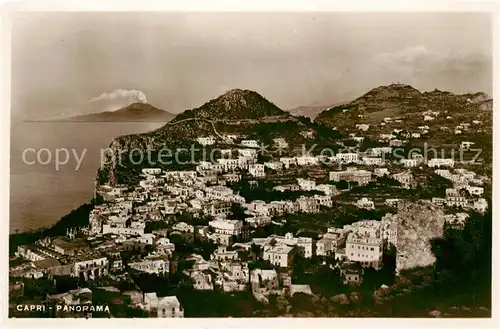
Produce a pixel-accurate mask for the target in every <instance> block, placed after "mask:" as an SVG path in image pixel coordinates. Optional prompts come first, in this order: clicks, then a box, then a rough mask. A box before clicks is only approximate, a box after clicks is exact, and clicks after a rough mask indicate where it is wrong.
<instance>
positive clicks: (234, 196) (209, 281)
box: [10, 113, 488, 317]
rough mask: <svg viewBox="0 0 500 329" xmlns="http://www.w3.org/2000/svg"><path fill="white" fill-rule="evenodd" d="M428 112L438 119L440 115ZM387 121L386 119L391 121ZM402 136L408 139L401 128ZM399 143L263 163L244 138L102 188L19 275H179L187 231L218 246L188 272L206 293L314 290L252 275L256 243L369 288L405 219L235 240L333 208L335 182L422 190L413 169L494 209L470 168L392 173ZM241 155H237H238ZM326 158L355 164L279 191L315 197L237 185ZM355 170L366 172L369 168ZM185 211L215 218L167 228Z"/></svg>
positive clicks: (420, 160) (447, 163)
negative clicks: (236, 215)
mask: <svg viewBox="0 0 500 329" xmlns="http://www.w3.org/2000/svg"><path fill="white" fill-rule="evenodd" d="M425 115H426V116H432V115H433V113H427V114H425ZM386 119H387V120H386ZM386 119H384V122H385V123H388V122H391V120H392V119H391V118H386ZM424 119H425V117H424ZM369 128H370V127H369V125H364V124H360V125H358V129H359V130H361V131H366V130H368V129H369ZM427 132H428V127H427V126H422V127H419V132H418V133H417V132H412V133H409V135H408V136H407V137H412V138H418V137H419V136H420V135H421V134H426V133H427ZM394 133H395V134H399V135H401V134H400V133H401V132H400V131H394ZM417 135H418V136H417ZM405 136H406V135H405ZM223 137H224V140H225V141H226V142H227V141H231V143H233V144H235V141H236V140H238V138H239V136H237V135H228V136H223ZM395 137H396V135H392V134H391V135H388V136H381V139H383V140H385V141H389V145H390V146H385V147H375V148H371V149H368V150H367V151H365V152H362V153H360V152H354V151H348V152H340V153H338V154H337V155H334V156H330V157H325V156H312V155H301V156H295V157H290V156H289V157H280V158H279V159H276V160H272V161H265V162H263V163H258V162H259V161H258V156H257V148H258V147H259V141H257V140H250V139H243V140H241V141H240V142H239V143H238V144H236V145H238V147H237V148H236V149H226V150H222V152H221V154H222V155H223V157H222V158H220V159H217V160H216V161H214V162H208V161H202V162H200V163H198V165H197V166H196V168H195V169H194V170H186V171H180V170H179V171H163V170H162V169H160V168H145V169H142V174H141V177H140V180H139V182H138V184H137V186H116V187H110V186H101V187H99V190H98V191H97V192H98V193H99V194H100V195H101V196H103V197H104V199H105V200H106V202H105V203H104V204H102V205H97V206H95V207H94V209H93V210H92V211H91V213H90V215H89V225H88V227H86V228H84V229H81V230H80V231H79V232H76V231H74V230H69V231H68V232H67V236H66V237H59V238H44V239H41V240H39V241H37V243H36V244H33V245H22V246H19V247H18V250H17V253H16V254H17V256H19V257H20V258H22V259H24V260H26V262H24V263H23V264H20V265H16V266H15V267H11V269H10V274H11V276H17V277H27V278H40V277H43V276H46V275H54V276H55V275H67V276H72V277H79V278H82V279H84V280H94V279H98V278H100V277H102V276H106V275H108V274H109V273H115V272H119V271H122V270H123V268H124V267H125V266H127V267H129V268H130V269H132V270H134V271H137V272H142V273H147V274H154V275H167V274H168V273H169V272H170V271H171V266H172V264H171V263H172V256H173V254H174V252H175V250H176V246H175V244H174V243H172V242H171V240H170V239H169V237H171V235H172V234H174V235H175V234H179V235H183V236H184V235H188V236H189V235H193V236H194V235H196V236H197V237H198V238H200V239H205V240H206V241H211V242H212V243H214V244H216V245H217V249H216V250H215V251H214V252H213V254H212V255H211V256H210V259H204V258H203V257H202V256H201V255H199V254H192V255H190V256H189V260H190V261H192V263H193V265H192V267H191V268H188V269H185V270H184V274H186V275H187V276H188V277H190V278H191V279H192V282H193V287H194V289H197V290H214V289H220V290H222V291H224V292H232V291H244V290H246V289H247V288H249V287H250V288H251V291H252V293H253V294H254V296H255V298H257V299H258V300H260V301H264V302H265V301H267V299H268V296H269V295H270V294H283V293H293V291H306V292H307V291H310V289H309V290H308V287H305V286H300V285H293V284H292V282H291V278H290V277H289V276H287V275H284V274H283V273H281V272H280V271H278V272H280V274H278V272H277V271H276V269H254V270H249V268H248V264H247V262H246V261H244V260H243V259H241V256H240V255H241V252H242V251H245V252H248V251H249V250H250V249H252V247H253V246H257V247H258V248H259V249H260V252H261V253H262V259H263V260H264V261H268V262H269V263H270V264H271V265H272V266H274V267H275V268H290V267H291V266H292V265H293V263H294V258H295V256H297V255H300V256H302V257H305V258H311V257H313V256H315V255H316V256H321V257H332V258H333V259H335V260H337V261H338V266H339V268H340V272H341V274H342V275H341V276H342V281H343V282H344V283H346V284H350V283H353V284H360V283H361V281H362V274H363V268H366V267H372V268H374V269H376V270H379V269H380V268H381V266H382V257H383V253H384V250H386V249H387V247H388V246H389V245H391V244H392V245H396V241H397V222H396V221H395V220H394V216H393V215H391V214H388V215H386V216H384V217H383V218H382V220H381V221H375V220H362V221H358V222H355V223H353V224H351V225H345V226H344V227H342V228H335V227H330V228H328V229H327V230H326V232H324V233H322V234H320V236H319V238H318V239H313V238H310V237H295V236H294V235H293V234H292V233H287V234H285V235H284V236H279V235H269V236H267V237H264V238H253V239H252V240H251V241H247V242H240V243H235V240H236V238H238V237H241V236H242V234H243V231H244V227H245V226H248V227H250V228H251V229H254V228H257V227H259V226H266V225H268V224H270V223H275V222H274V221H273V220H275V219H276V218H277V217H282V216H283V215H285V214H292V213H317V212H320V211H321V209H322V207H327V208H328V207H332V206H333V201H332V198H333V197H334V196H336V195H338V194H339V193H340V191H339V190H338V189H337V185H336V184H337V183H339V182H341V181H345V182H348V183H349V185H351V183H352V182H355V183H356V185H358V186H364V185H367V184H369V183H370V182H372V181H374V180H375V179H376V178H377V177H383V176H387V177H391V178H392V179H394V180H396V181H398V182H399V183H400V184H401V187H403V188H407V189H411V188H413V187H414V186H415V179H414V177H413V175H412V172H411V168H413V167H417V166H423V165H426V166H427V167H429V168H436V169H435V170H434V173H435V174H437V175H440V176H442V177H444V178H446V179H448V180H450V181H452V182H453V185H454V187H453V188H449V189H447V190H446V197H445V198H436V197H435V198H433V199H432V202H433V203H435V204H441V205H445V206H448V207H459V208H462V209H464V210H470V209H473V210H476V211H479V212H484V211H486V209H487V207H488V204H487V202H486V200H485V199H484V198H482V195H483V194H484V188H483V187H482V186H483V178H482V177H478V176H477V175H476V174H475V173H474V172H471V171H467V170H465V169H454V170H453V169H452V168H453V167H454V164H455V163H454V160H453V159H445V158H433V159H429V160H425V159H424V157H422V156H421V155H419V154H417V155H413V156H412V157H410V158H408V159H398V160H397V161H395V162H393V164H395V165H396V166H395V168H392V167H391V170H393V171H394V172H393V173H391V172H390V171H389V169H388V168H386V167H385V165H390V164H391V163H389V161H388V160H387V159H386V155H387V154H388V153H391V152H392V150H393V148H392V147H393V146H399V145H401V144H400V143H399V142H400V140H398V139H396V138H395ZM218 138H219V137H215V136H204V137H199V138H198V139H197V141H198V143H200V144H202V145H213V144H215V143H216V141H217V139H218ZM351 138H356V136H355V135H353V136H351ZM361 140H362V139H360V141H361ZM398 141H399V142H398ZM273 142H274V146H275V147H276V148H279V149H285V148H288V143H287V142H286V140H285V139H283V138H276V139H274V141H273ZM464 143H465V142H464ZM464 143H462V147H469V148H470V146H471V145H472V144H464ZM234 154H237V156H236V157H233V156H232V155H234ZM324 161H328V162H330V163H338V164H340V165H341V167H342V165H347V167H345V168H344V170H341V169H340V170H336V171H330V172H329V173H328V179H329V181H330V182H331V184H330V183H329V184H325V183H322V184H317V183H316V181H315V180H314V179H310V178H297V179H296V183H293V184H281V185H276V186H274V187H273V190H274V191H278V192H286V191H302V192H308V193H307V196H306V195H301V196H300V197H297V198H296V199H294V200H277V201H271V202H265V201H263V200H253V201H250V202H247V200H246V199H245V198H244V197H243V196H241V195H239V194H238V192H235V191H234V190H233V189H232V188H231V187H229V186H231V184H234V183H238V182H240V181H241V180H242V177H244V176H246V177H252V179H255V178H265V177H266V175H268V174H269V173H270V172H271V173H273V172H276V171H278V172H279V171H281V170H286V169H289V168H291V167H302V166H312V165H318V164H319V163H322V162H324ZM356 165H363V166H365V167H364V169H360V168H357V167H356ZM401 166H402V167H403V169H401ZM367 167H369V168H367ZM442 167H446V169H443V168H442ZM394 169H395V170H394ZM397 202H398V199H387V200H386V204H388V205H391V206H394V205H395V204H396V203H397ZM354 204H355V205H356V206H357V207H359V208H362V209H367V210H373V209H375V203H374V202H373V201H372V200H371V199H369V198H366V197H363V198H361V199H359V200H357V201H355V203H354ZM235 205H239V206H240V207H241V208H242V209H243V211H244V213H245V214H246V216H247V217H246V218H245V219H244V220H236V219H230V215H231V214H232V212H233V207H234V206H235ZM176 214H183V215H187V216H188V217H189V218H191V219H200V218H207V217H209V218H210V220H209V221H208V224H207V225H197V226H193V225H190V224H188V223H186V222H182V221H178V222H172V223H168V218H169V216H170V215H176ZM467 216H468V214H466V213H458V214H453V215H447V218H446V222H447V223H448V224H450V225H452V226H454V227H463V224H464V223H465V221H466V219H467ZM151 222H167V223H168V224H169V229H168V230H166V229H157V230H152V231H150V233H147V231H146V225H147V223H151ZM77 233H78V237H76V236H77ZM82 235H83V236H84V237H82ZM146 248H147V249H148V253H147V254H144V253H143V254H142V256H140V257H139V256H137V257H134V258H132V259H131V260H129V261H128V262H127V264H123V261H122V259H121V256H120V255H121V253H122V252H123V251H141V250H144V249H146ZM135 305H137V306H138V307H139V308H141V309H143V310H146V311H148V312H150V313H151V312H152V313H154V314H155V315H156V316H158V317H182V316H183V309H182V306H181V305H180V303H179V301H178V299H177V298H176V297H175V296H164V297H158V296H157V295H156V293H151V294H145V295H143V296H142V297H141V298H139V300H137V303H135Z"/></svg>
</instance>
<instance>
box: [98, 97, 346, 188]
mask: <svg viewBox="0 0 500 329" xmlns="http://www.w3.org/2000/svg"><path fill="white" fill-rule="evenodd" d="M228 134H235V135H238V136H239V138H240V139H243V138H247V139H256V140H259V141H260V142H262V143H264V144H265V145H272V143H273V141H272V139H273V138H279V137H281V138H285V139H286V141H287V142H288V143H289V145H290V147H289V149H288V151H287V152H296V153H297V154H298V153H300V152H301V148H300V147H301V146H302V145H303V144H304V145H306V146H309V147H310V146H311V145H313V144H316V145H318V147H317V148H316V149H318V150H321V148H322V147H330V148H338V147H339V146H338V145H337V144H336V141H337V140H338V139H339V138H340V137H341V134H340V133H338V132H334V131H332V130H331V129H328V128H325V127H323V126H320V125H318V124H316V123H314V122H311V121H310V120H309V119H305V118H296V117H294V116H292V115H291V114H290V113H288V112H286V111H283V110H281V109H280V108H278V107H277V106H276V105H274V104H272V103H271V102H269V101H268V100H266V99H265V98H264V97H262V96H261V95H259V94H258V93H256V92H254V91H249V90H241V89H234V90H231V91H229V92H227V93H225V94H224V95H221V96H219V97H217V98H216V99H214V100H211V101H209V102H207V103H205V104H203V105H202V106H200V107H198V108H195V109H193V110H187V111H185V112H183V113H181V114H179V115H177V116H176V117H175V118H174V119H173V120H171V121H170V122H169V123H167V124H166V125H164V126H163V127H161V128H159V129H156V130H154V131H151V132H148V133H144V134H134V135H127V136H120V137H118V138H115V139H114V140H113V141H112V143H111V145H110V147H111V149H112V150H114V152H115V154H118V152H120V154H122V158H121V160H120V161H117V159H115V158H113V157H112V156H111V155H108V159H107V161H106V163H105V165H103V166H102V167H101V168H100V170H99V174H98V181H99V183H100V184H105V183H108V184H112V185H114V184H122V183H129V182H132V181H134V179H137V176H138V175H139V173H140V170H141V168H143V167H148V166H151V164H150V163H149V162H148V161H142V162H141V161H137V162H139V163H138V164H133V163H132V162H136V161H135V160H134V161H130V156H129V154H130V151H131V150H132V149H134V154H135V155H137V156H138V157H139V156H140V155H139V152H138V151H137V150H140V151H142V152H144V153H145V152H149V154H151V156H150V157H151V159H152V162H154V163H156V166H157V167H162V168H163V169H172V168H184V169H186V168H192V167H194V165H192V164H189V163H186V164H178V163H177V164H175V163H174V164H164V165H163V164H161V163H157V161H156V160H157V159H158V152H159V150H160V149H164V148H168V149H169V150H171V151H172V153H174V152H176V150H178V149H181V148H184V149H190V148H191V147H192V146H193V145H194V146H195V147H196V148H197V149H201V147H202V146H201V145H200V144H198V143H197V142H196V139H197V138H198V137H204V136H214V137H216V138H217V142H216V144H215V145H213V146H212V147H206V149H207V151H209V150H210V149H211V148H213V147H220V148H226V147H230V145H228V144H230V143H231V142H229V141H226V140H224V138H223V137H224V136H225V135H228ZM269 151H270V152H272V151H273V150H272V148H271V149H270V150H269ZM207 153H208V152H207ZM201 156H202V153H201V152H197V153H195V159H194V160H196V161H198V160H201V158H199V157H201ZM180 158H181V159H180V160H182V161H186V162H192V161H190V160H192V159H191V158H190V154H188V153H187V152H184V153H183V154H181V155H180Z"/></svg>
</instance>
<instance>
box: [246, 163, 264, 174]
mask: <svg viewBox="0 0 500 329" xmlns="http://www.w3.org/2000/svg"><path fill="white" fill-rule="evenodd" d="M264 168H265V167H264V165H263V164H260V163H255V164H251V165H249V166H248V173H249V174H250V175H252V176H253V177H264V176H266V172H265V169H264Z"/></svg>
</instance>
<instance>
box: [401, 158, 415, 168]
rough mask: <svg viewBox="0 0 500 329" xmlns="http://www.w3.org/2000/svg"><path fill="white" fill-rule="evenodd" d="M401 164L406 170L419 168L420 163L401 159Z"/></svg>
mask: <svg viewBox="0 0 500 329" xmlns="http://www.w3.org/2000/svg"><path fill="white" fill-rule="evenodd" d="M400 163H401V164H402V165H403V166H405V167H406V168H413V167H416V166H418V163H419V161H418V160H417V159H401V161H400Z"/></svg>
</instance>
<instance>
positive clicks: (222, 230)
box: [208, 219, 243, 235]
mask: <svg viewBox="0 0 500 329" xmlns="http://www.w3.org/2000/svg"><path fill="white" fill-rule="evenodd" d="M208 226H209V227H211V228H213V229H214V230H215V233H218V234H224V235H240V234H241V230H242V228H243V222H242V221H240V220H229V219H216V220H212V221H210V222H209V223H208Z"/></svg>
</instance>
